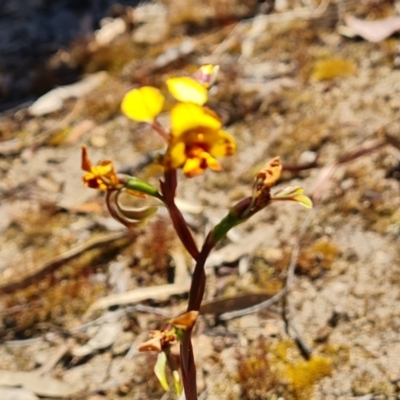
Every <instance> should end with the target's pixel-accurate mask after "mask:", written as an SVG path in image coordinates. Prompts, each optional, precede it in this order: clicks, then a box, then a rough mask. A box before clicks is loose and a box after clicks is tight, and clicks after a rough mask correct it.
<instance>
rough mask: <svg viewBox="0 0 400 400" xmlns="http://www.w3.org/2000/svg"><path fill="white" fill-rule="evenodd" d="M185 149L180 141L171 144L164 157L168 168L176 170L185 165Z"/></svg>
mask: <svg viewBox="0 0 400 400" xmlns="http://www.w3.org/2000/svg"><path fill="white" fill-rule="evenodd" d="M185 148H186V145H185V143H184V142H182V141H177V142H175V143H171V146H170V148H169V150H168V152H167V156H166V164H167V167H168V168H172V169H176V168H179V167H180V166H182V165H183V164H184V163H185V160H186V154H185Z"/></svg>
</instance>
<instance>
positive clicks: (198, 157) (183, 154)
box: [164, 103, 236, 177]
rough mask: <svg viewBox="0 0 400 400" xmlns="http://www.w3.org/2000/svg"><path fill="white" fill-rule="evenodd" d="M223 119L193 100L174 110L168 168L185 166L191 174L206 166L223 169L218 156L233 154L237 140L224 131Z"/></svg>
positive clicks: (165, 160) (217, 169) (194, 174)
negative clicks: (217, 158) (192, 102)
mask: <svg viewBox="0 0 400 400" xmlns="http://www.w3.org/2000/svg"><path fill="white" fill-rule="evenodd" d="M221 127H222V122H221V120H220V119H219V118H218V116H217V114H215V113H214V112H213V111H212V110H209V109H208V108H205V107H200V106H198V105H196V104H191V103H180V104H178V105H176V106H175V107H174V108H173V109H172V111H171V142H170V145H169V147H168V150H167V154H166V156H165V159H164V165H165V167H166V168H170V169H177V168H183V172H184V174H185V175H186V176H187V177H193V176H196V175H199V174H201V173H203V172H204V170H205V169H206V168H210V169H212V170H214V171H220V170H221V169H222V168H221V166H220V164H219V162H218V161H217V160H216V158H215V157H224V156H229V155H232V154H233V153H234V152H235V149H236V143H235V141H234V139H233V138H232V136H230V135H229V134H228V133H227V132H225V131H223V130H221Z"/></svg>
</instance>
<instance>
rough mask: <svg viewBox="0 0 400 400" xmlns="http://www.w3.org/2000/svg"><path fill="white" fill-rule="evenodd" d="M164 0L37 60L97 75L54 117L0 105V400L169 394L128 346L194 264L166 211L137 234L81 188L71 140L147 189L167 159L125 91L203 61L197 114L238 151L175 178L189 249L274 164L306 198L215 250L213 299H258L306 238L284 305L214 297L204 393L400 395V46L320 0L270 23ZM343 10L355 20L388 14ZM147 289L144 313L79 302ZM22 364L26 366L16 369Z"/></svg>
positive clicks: (199, 343)
mask: <svg viewBox="0 0 400 400" xmlns="http://www.w3.org/2000/svg"><path fill="white" fill-rule="evenodd" d="M185 1H186V2H189V1H188V0H185ZM166 3H167V5H166V6H162V5H161V3H157V5H156V6H154V7H153V8H148V9H146V12H144V11H143V13H142V14H136V18H140V24H135V22H132V21H131V23H130V22H129V21H130V20H129V18H132V13H131V11H130V10H127V9H124V10H122V11H121V14H122V16H121V21H124V23H125V24H126V25H125V28H124V30H123V31H122V32H120V33H118V34H116V35H115V37H114V38H113V39H112V40H111V41H110V42H108V43H104V42H102V43H101V44H99V42H98V39H96V37H95V36H90V37H88V38H86V39H84V40H83V39H82V40H79V41H75V42H74V43H72V44H71V45H69V46H67V47H65V48H63V49H60V50H59V51H58V52H56V53H54V54H53V55H51V56H49V58H48V59H47V61H46V62H47V64H46V70H49V71H53V72H54V71H55V70H57V74H58V73H59V71H62V70H63V68H69V69H70V70H73V71H75V73H76V74H79V73H81V72H87V73H89V74H91V75H92V76H93V75H94V74H98V72H99V71H106V73H103V74H100V75H98V76H99V78H98V80H97V81H96V82H97V83H96V84H95V85H94V88H92V89H91V90H88V91H87V92H85V89H84V88H83V89H82V88H81V89H80V90H81V92H80V94H79V95H74V96H73V98H66V99H63V100H62V102H61V107H60V108H59V109H57V110H54V111H52V112H49V113H43V114H41V112H38V113H37V114H36V115H32V108H31V109H30V110H29V108H27V107H26V105H23V106H21V107H17V108H13V109H11V110H8V111H4V112H3V113H2V114H1V115H0V137H1V139H2V142H1V143H0V153H1V156H2V158H1V159H0V174H1V180H0V193H1V198H2V200H1V205H0V230H1V235H2V241H1V243H0V290H1V292H2V296H1V299H0V313H1V322H0V324H1V325H0V326H1V331H0V333H1V339H2V343H1V345H0V394H1V396H2V397H1V396H0V397H1V398H10V399H11V398H12V399H34V398H36V397H35V396H36V395H39V396H42V397H45V398H74V399H75V398H76V399H77V398H80V399H82V398H83V399H91V400H100V399H120V398H121V399H122V398H129V399H160V398H163V399H172V398H175V397H173V395H172V394H171V395H168V394H167V395H164V393H163V390H162V389H161V387H160V386H159V383H158V382H157V380H156V378H155V377H154V374H153V371H152V369H153V365H154V362H155V356H153V355H148V354H141V353H138V352H137V351H136V346H137V345H138V344H140V343H141V342H143V341H145V340H146V339H147V337H148V331H149V330H150V329H157V328H160V327H161V326H162V323H163V321H165V317H166V316H167V315H177V314H179V313H180V312H181V311H182V310H183V309H184V307H185V304H186V300H187V299H186V297H185V291H184V290H183V291H180V292H179V291H177V292H176V293H175V294H174V295H172V296H165V295H164V296H163V295H162V291H161V294H160V293H159V291H157V286H159V285H165V284H168V283H173V282H174V281H175V282H176V281H177V280H178V279H180V280H181V282H186V280H185V279H187V274H186V270H185V268H186V267H187V268H189V269H190V268H191V267H192V262H191V260H190V257H189V256H188V255H187V254H186V253H185V252H184V250H183V248H182V246H181V245H180V243H179V241H178V239H177V238H176V237H175V235H174V232H173V229H172V227H171V224H170V222H169V219H168V216H167V214H166V213H165V212H163V211H162V210H161V211H160V213H159V215H158V216H156V217H154V218H153V219H152V220H151V222H150V224H149V225H148V226H147V227H145V228H140V229H138V230H137V231H135V232H133V233H132V234H130V235H129V234H128V233H127V232H126V231H125V230H124V229H123V228H122V227H120V226H119V225H118V224H117V223H116V222H115V221H113V220H112V219H111V218H110V217H109V216H108V214H107V212H106V210H105V207H104V205H103V198H102V196H101V195H99V194H98V193H95V192H94V191H91V190H89V189H86V188H84V187H83V186H82V184H81V175H82V173H81V171H80V150H79V147H80V146H81V145H82V144H85V145H86V146H87V147H88V149H89V152H90V155H91V157H92V158H93V160H99V159H102V158H107V159H112V160H113V161H114V162H115V164H116V165H117V167H118V168H119V169H120V170H121V171H125V172H127V171H129V172H130V173H132V174H135V175H137V176H139V177H141V178H145V179H148V180H149V181H150V182H152V183H153V184H155V185H157V182H158V179H159V178H160V176H161V175H160V168H159V167H158V166H157V165H155V164H152V163H151V162H150V161H149V160H151V158H152V157H153V156H154V153H155V152H157V151H160V150H162V149H163V143H162V141H161V140H160V139H159V138H157V137H156V134H155V133H154V132H152V131H151V130H150V129H149V128H148V127H146V126H143V125H139V124H136V123H134V122H132V121H128V120H127V119H126V118H125V117H124V116H123V115H121V114H120V112H119V104H120V101H121V98H122V95H123V94H124V93H125V92H126V91H127V90H128V89H129V88H130V87H132V85H143V84H151V85H156V86H161V85H162V82H163V81H164V80H165V78H166V77H169V76H176V75H182V74H191V73H192V72H193V71H194V70H195V69H196V67H197V66H198V65H201V64H202V63H205V62H213V63H218V64H220V65H221V73H220V76H219V80H218V82H217V85H216V86H215V87H214V88H213V90H212V91H211V93H210V106H211V107H212V108H214V109H215V110H216V111H217V112H219V113H220V114H221V116H222V117H223V118H224V121H225V122H226V129H227V130H228V131H229V132H230V133H231V134H232V135H233V136H234V137H235V139H236V141H237V144H238V151H237V154H235V155H234V156H233V157H231V158H229V159H226V160H224V161H223V166H224V171H223V172H220V173H212V172H209V171H208V172H207V173H206V174H204V175H203V176H201V177H197V178H194V179H189V180H188V179H185V178H183V177H181V180H180V184H179V190H178V192H179V198H180V199H182V200H184V201H185V202H186V204H185V205H184V209H185V210H186V211H185V216H186V218H187V220H188V221H189V223H190V226H191V227H192V229H193V231H194V233H195V237H196V240H198V242H199V243H201V241H202V239H204V233H205V232H206V231H207V230H208V229H210V228H211V227H212V226H213V224H215V223H217V222H218V221H219V220H220V219H221V218H222V217H223V216H224V215H225V214H226V210H227V208H228V207H229V206H230V205H232V204H234V203H235V202H236V201H238V200H239V199H241V198H243V197H244V196H247V195H249V194H250V192H251V187H252V182H253V177H254V174H255V173H256V172H257V170H258V169H259V168H260V167H261V166H262V165H263V163H264V162H265V161H266V160H268V159H269V158H272V157H274V156H277V155H279V156H280V157H281V160H282V163H283V165H284V166H286V169H285V171H284V174H283V176H282V179H281V181H280V183H279V187H284V186H288V185H300V186H302V187H304V188H305V191H306V193H307V194H308V195H310V196H314V199H315V200H316V201H315V207H314V209H313V210H312V211H309V210H305V209H303V208H301V207H300V206H298V205H296V204H283V203H282V204H280V203H277V204H273V205H271V206H270V207H268V208H267V209H266V210H265V211H263V212H262V213H260V214H258V215H257V216H255V217H253V218H252V219H251V220H249V221H248V223H246V224H245V225H243V226H240V227H238V228H236V229H235V230H234V231H233V232H232V234H231V235H230V236H229V237H228V238H227V239H226V240H225V241H224V242H223V243H222V244H221V245H220V246H219V247H218V249H217V250H216V252H215V253H214V255H212V256H211V258H210V262H209V264H208V267H207V274H208V281H207V291H206V297H205V301H206V304H207V302H211V301H213V300H215V299H216V298H231V299H233V300H234V301H236V303H235V304H236V305H237V304H239V306H240V305H242V307H243V304H244V303H243V304H242V303H241V302H244V300H243V297H239V295H244V294H250V293H252V294H254V293H259V294H260V295H263V296H265V298H268V297H271V296H272V295H273V294H276V293H277V292H278V291H279V290H280V289H281V288H282V287H283V285H284V284H285V281H286V277H287V270H288V266H289V264H290V257H291V254H292V252H293V249H294V248H295V247H296V246H297V244H298V243H299V240H300V239H301V241H300V251H299V254H298V257H297V258H296V275H295V278H294V282H293V287H292V290H291V292H290V294H289V295H288V296H287V302H286V303H285V304H282V302H278V303H276V304H274V305H273V306H272V307H270V308H268V309H264V310H261V311H259V312H256V313H252V314H250V315H246V316H242V317H239V318H234V319H229V320H227V321H221V318H220V316H219V314H223V313H224V312H228V311H231V310H232V302H231V303H226V304H225V303H224V304H223V305H222V308H219V309H217V308H216V306H209V307H208V310H207V313H206V312H204V315H203V316H202V317H201V318H200V321H199V322H198V324H197V329H196V333H195V335H194V345H195V352H196V362H197V368H198V381H199V382H198V384H199V391H200V393H202V394H201V396H202V397H201V398H202V399H211V400H213V399H227V400H234V399H278V398H280V399H287V400H288V399H300V400H301V399H315V400H319V399H321V400H322V399H324V400H326V399H353V398H354V399H356V398H359V399H363V400H367V399H398V398H400V397H399V396H400V394H399V392H400V340H399V332H400V312H399V310H400V298H399V283H400V261H399V260H400V246H399V236H400V211H399V210H400V198H399V188H400V180H399V165H400V149H399V143H400V136H399V127H400V124H399V121H398V118H399V110H400V70H399V69H396V59H397V57H398V55H397V52H398V46H399V44H398V37H392V38H388V39H386V40H384V41H381V42H379V43H370V42H368V41H366V40H363V39H360V38H348V37H345V36H342V35H340V34H339V33H338V29H337V26H342V25H343V23H344V22H343V21H342V20H341V16H342V14H341V13H342V11H343V9H342V8H340V7H336V6H335V5H333V4H332V5H331V6H330V7H328V8H327V9H326V10H325V11H324V12H323V13H321V15H319V14H316V13H313V12H312V11H310V10H311V9H310V8H307V7H306V6H302V5H301V4H300V2H299V4H297V3H296V4H294V5H293V6H292V8H291V9H288V10H286V12H289V14H282V13H278V10H276V11H275V12H273V13H272V14H271V15H273V16H274V17H272V18H271V19H270V20H268V21H267V22H265V20H262V19H261V18H259V19H250V20H243V19H241V18H242V17H243V16H249V13H250V11H254V9H255V8H254V9H252V8H251V7H250V6H249V8H248V9H242V8H240V7H238V8H235V7H234V6H233V5H226V4H225V2H223V1H215V2H199V3H198V4H197V6H195V5H192V6H193V7H192V10H191V13H189V12H187V13H183V12H182V13H181V14H179V13H178V12H177V9H178V5H177V4H175V5H173V4H169V3H168V2H166ZM200 3H201V5H200ZM340 4H342V6H343V5H346V7H347V8H346V11H348V12H351V13H352V14H353V15H355V16H357V17H359V18H363V19H364V18H367V19H378V18H383V17H386V16H388V15H393V14H395V6H396V4H395V3H394V4H392V2H389V1H387V2H383V1H382V2H365V4H364V3H363V4H358V3H357V2H341V3H340ZM196 7H198V8H196ZM304 7H305V9H306V11H307V10H308V14H304V13H303V11H304ZM237 10H239V11H237ZM137 15H139V17H138V16H137ZM277 15H281V17H279V18H278V17H276V16H277ZM282 15H285V17H282ZM157 18H158V19H157ZM284 20H285V21H284ZM134 21H135V20H134ZM154 21H156V23H157V24H158V25H157V26H158V30H155V27H154V23H155V22H154ZM234 27H235V28H234ZM115 29H118V28H115ZM139 30H142V31H141V32H140V31H139ZM138 31H139V34H138V33H137V32H138ZM117 32H118V31H117ZM143 38H145V39H143ZM163 57H164V58H163ZM168 57H170V58H169V59H168ZM166 59H167V61H165V60H166ZM21 68H22V67H21ZM74 68H75V70H74ZM82 79H84V78H83V75H82ZM96 79H97V78H96ZM32 96H33V95H32ZM76 97H78V98H76ZM21 99H23V96H22V97H21ZM54 99H55V98H52V99H51V103H52V104H54V102H55V100H54ZM21 101H22V100H21ZM162 119H163V118H162ZM396 146H397V147H396ZM315 160H316V162H314V161H315ZM306 165H309V167H310V168H304V166H306ZM189 206H190V207H189ZM193 206H195V207H193ZM307 218H308V219H307ZM306 220H307V225H304V224H305V221H306ZM302 227H304V228H305V231H304V234H303V235H302V236H301V237H300V234H301V231H302ZM71 249H72V251H73V254H71V253H70V252H71ZM144 287H154V294H152V295H151V296H150V298H148V299H147V300H146V301H142V302H141V304H142V305H146V306H149V307H150V306H151V307H153V308H143V307H142V308H140V307H138V306H137V303H135V302H134V301H131V302H130V304H129V305H125V306H118V301H116V302H114V303H113V304H112V307H111V308H110V309H107V307H100V306H99V307H98V308H97V309H96V310H94V311H92V310H93V304H99V303H95V302H96V301H98V299H100V298H102V297H104V296H107V295H111V294H118V293H120V294H122V293H127V292H128V291H133V290H137V289H140V288H144ZM148 297H149V296H148ZM235 299H236V300H235ZM240 299H242V300H240ZM208 304H212V303H208ZM91 306H92V307H91ZM89 307H91V308H90V309H89ZM88 310H89V311H88ZM285 310H286V312H285V313H286V314H288V311H290V312H289V314H290V315H289V317H288V319H287V318H286V320H288V321H289V327H287V325H286V324H285V318H283V317H282V315H283V314H285V313H284V311H285ZM93 338H95V339H96V343H95V340H91V339H93ZM296 338H298V339H299V340H300V341H301V342H302V343H303V344H304V345H305V346H306V347H307V348H308V349H309V350H310V351H311V358H309V359H308V360H306V359H305V358H304V357H303V356H302V354H301V351H300V349H299V346H298V345H297V344H296V341H295V339H296ZM10 371H14V373H15V374H14V375H12V377H10V376H9V375H7V374H6V372H10ZM17 371H19V372H22V371H24V372H31V374H30V375H29V374H26V375H18V379H17V378H16V372H17ZM32 379H33V382H34V384H32ZM51 379H56V381H51ZM13 380H14V381H18V382H17V383H15V384H13V383H11V382H12V381H13ZM8 385H11V386H13V388H7V389H6V387H8ZM51 385H53V386H51ZM63 385H64V386H63ZM17 386H18V387H21V386H23V387H25V389H24V390H21V389H18V390H17V389H16V388H15V387H17ZM2 391H3V392H2ZM10 393H11V394H10ZM6 396H11V397H6ZM13 396H14V397H13ZM24 396H25V397H24ZM29 396H30V397H29Z"/></svg>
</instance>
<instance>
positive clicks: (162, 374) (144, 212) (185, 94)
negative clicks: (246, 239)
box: [82, 65, 312, 400]
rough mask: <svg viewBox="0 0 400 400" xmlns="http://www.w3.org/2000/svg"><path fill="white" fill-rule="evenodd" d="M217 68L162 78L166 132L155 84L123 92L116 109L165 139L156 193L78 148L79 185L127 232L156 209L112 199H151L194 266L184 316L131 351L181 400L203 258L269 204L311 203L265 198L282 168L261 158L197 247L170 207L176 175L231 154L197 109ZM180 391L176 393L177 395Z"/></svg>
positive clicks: (210, 117) (297, 191) (192, 387)
mask: <svg viewBox="0 0 400 400" xmlns="http://www.w3.org/2000/svg"><path fill="white" fill-rule="evenodd" d="M218 70H219V67H218V66H215V65H204V66H201V67H200V69H199V70H198V71H197V72H196V73H195V74H194V75H193V76H192V77H175V78H170V79H167V81H166V85H167V88H168V91H169V93H170V94H171V95H172V97H173V98H174V99H175V100H176V101H177V103H176V104H175V105H174V106H173V108H172V109H171V111H170V127H169V129H166V128H165V127H163V126H162V125H161V123H160V122H159V121H158V120H157V117H158V116H159V114H160V113H161V112H162V111H163V107H164V102H165V98H164V96H163V94H162V93H161V91H160V90H159V89H157V88H155V87H151V86H144V87H141V88H138V89H133V90H131V91H129V92H128V93H126V95H125V96H124V98H123V100H122V104H121V109H122V112H123V113H124V114H125V115H126V116H127V117H128V118H130V119H132V120H135V121H138V122H143V123H147V124H149V125H150V126H151V127H152V128H153V129H154V131H155V132H157V133H158V134H159V135H160V136H161V137H162V138H163V139H164V140H165V142H166V151H165V154H163V155H162V157H161V158H160V160H159V161H160V163H161V164H162V167H163V170H164V176H163V178H162V179H161V180H160V187H159V189H157V188H155V187H153V186H152V185H150V184H148V183H147V182H145V181H142V180H140V179H138V178H136V177H133V176H127V175H122V174H118V173H117V172H116V170H115V167H114V165H113V163H112V162H111V161H109V160H103V161H100V162H98V163H97V164H96V165H93V164H92V162H91V161H90V159H89V156H88V154H87V151H86V148H84V147H83V148H82V169H83V170H84V171H85V175H84V177H83V182H84V184H85V185H86V186H87V187H90V188H94V189H98V190H102V191H105V192H106V204H107V207H108V210H109V212H110V214H111V215H112V216H113V217H114V218H115V219H116V220H117V221H119V222H121V223H122V224H124V225H125V226H126V227H127V228H134V227H137V226H142V225H144V224H145V223H146V222H147V220H148V219H149V218H150V217H152V216H153V215H154V214H155V213H156V212H157V209H158V208H157V207H156V206H149V207H144V208H141V209H135V210H132V209H127V208H125V207H123V206H122V205H121V202H120V195H121V194H122V193H127V194H129V195H132V196H137V197H147V196H151V197H153V198H155V199H157V200H158V201H160V202H161V203H162V204H163V205H164V206H165V207H166V208H167V209H168V211H169V214H170V217H171V220H172V223H173V226H174V228H175V230H176V232H177V234H178V236H179V238H180V240H181V241H182V243H183V245H184V247H185V248H186V250H187V251H188V252H189V254H190V255H191V256H192V257H193V259H194V260H195V262H196V265H195V268H194V271H193V275H192V283H191V287H190V291H189V300H188V305H187V312H186V313H185V314H183V315H181V316H178V317H177V318H174V319H172V320H170V321H169V322H168V323H167V324H166V326H165V327H164V328H163V329H161V330H157V331H152V332H150V339H149V340H148V341H147V342H145V343H143V344H141V345H140V346H139V350H140V351H155V352H158V358H157V363H156V366H155V368H154V371H155V374H156V376H157V378H158V379H159V381H160V383H161V385H162V386H163V388H164V389H165V390H169V385H168V380H167V378H166V367H167V365H168V367H169V368H170V369H171V371H172V377H173V380H174V386H175V391H176V392H177V395H178V396H181V395H182V396H183V398H186V399H187V400H195V399H197V386H196V368H195V361H194V354H193V347H192V341H191V335H192V330H193V327H194V324H195V322H196V319H197V317H198V314H199V310H200V306H201V303H202V299H203V295H204V290H205V284H206V275H205V271H204V267H205V263H206V260H207V257H208V256H209V254H210V252H211V250H212V249H213V248H214V247H215V245H216V244H217V243H218V242H219V241H220V240H221V239H223V238H224V237H225V235H226V234H227V232H228V231H229V230H230V229H232V228H233V227H235V226H237V225H239V224H241V223H243V222H245V221H246V220H248V219H249V218H250V217H251V216H253V215H254V214H256V213H258V212H259V211H261V210H262V209H264V208H265V207H266V206H268V205H269V204H271V203H272V202H274V201H281V200H286V201H287V200H289V201H295V202H298V203H300V204H301V205H303V206H305V207H308V208H311V207H312V203H311V200H310V199H309V198H308V197H307V196H305V195H304V194H303V189H302V188H300V187H293V186H291V187H287V188H285V189H281V190H277V191H276V192H274V193H271V188H272V187H273V186H274V185H275V184H276V182H277V181H278V179H279V177H280V174H281V170H282V166H281V164H280V161H279V158H278V157H275V158H274V159H272V160H270V161H268V162H267V163H266V164H265V166H264V167H263V168H262V169H261V170H260V171H259V172H258V173H257V175H256V176H255V179H254V184H253V188H252V192H251V194H250V195H249V196H248V197H246V198H244V199H243V200H241V201H240V202H238V203H237V204H235V205H234V206H232V207H231V208H230V209H229V210H228V212H227V215H226V216H225V218H223V219H222V220H221V221H220V222H219V223H218V224H217V225H216V226H215V227H214V228H213V229H211V231H210V232H209V233H208V235H207V236H206V238H205V240H204V243H203V245H202V246H201V248H200V249H199V248H198V247H197V244H196V242H195V241H194V239H193V235H192V232H191V231H190V229H189V227H188V225H187V223H186V221H185V219H184V217H183V215H182V213H181V211H180V210H179V208H178V207H177V206H176V204H175V195H176V189H177V184H178V180H177V170H178V169H182V171H183V175H184V176H185V177H187V178H193V177H196V176H198V175H200V174H202V173H204V171H205V170H206V169H210V170H213V171H220V170H221V169H222V167H221V164H220V163H219V161H218V159H219V158H221V157H225V156H231V155H233V154H234V153H235V151H236V143H235V140H234V138H233V137H232V136H231V135H230V134H229V133H227V132H226V131H224V130H223V129H222V125H223V124H222V121H221V118H220V117H219V116H218V115H217V113H216V112H214V111H213V110H211V109H210V108H208V107H207V106H205V104H206V103H207V101H208V89H209V88H210V87H211V86H212V85H213V84H214V82H215V80H216V76H217V73H218ZM177 342H178V343H179V344H180V363H179V365H177V363H176V361H175V359H174V358H173V357H172V356H171V346H172V345H173V344H175V343H177ZM183 392H184V393H183Z"/></svg>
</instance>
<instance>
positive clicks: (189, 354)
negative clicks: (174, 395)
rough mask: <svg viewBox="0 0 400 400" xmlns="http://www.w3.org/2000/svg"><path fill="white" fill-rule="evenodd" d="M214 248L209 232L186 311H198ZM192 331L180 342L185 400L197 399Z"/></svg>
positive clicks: (187, 332) (193, 278)
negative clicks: (209, 258) (206, 266)
mask: <svg viewBox="0 0 400 400" xmlns="http://www.w3.org/2000/svg"><path fill="white" fill-rule="evenodd" d="M214 246H215V242H214V235H213V232H210V233H209V234H208V236H207V238H206V240H205V242H204V244H203V247H202V249H201V252H200V254H199V257H198V259H197V262H196V267H195V269H194V273H193V277H192V284H191V287H190V291H189V304H188V308H187V311H193V310H195V311H199V310H200V306H201V302H202V300H203V296H204V290H205V286H206V274H205V271H204V266H205V264H206V260H207V257H208V255H209V254H210V252H211V250H212V249H213V247H214ZM191 336H192V329H188V330H186V331H184V333H183V338H182V342H181V346H180V347H181V351H180V355H181V365H182V381H183V386H184V389H185V395H186V400H196V399H197V383H196V364H195V362H194V354H193V346H192V341H191Z"/></svg>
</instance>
